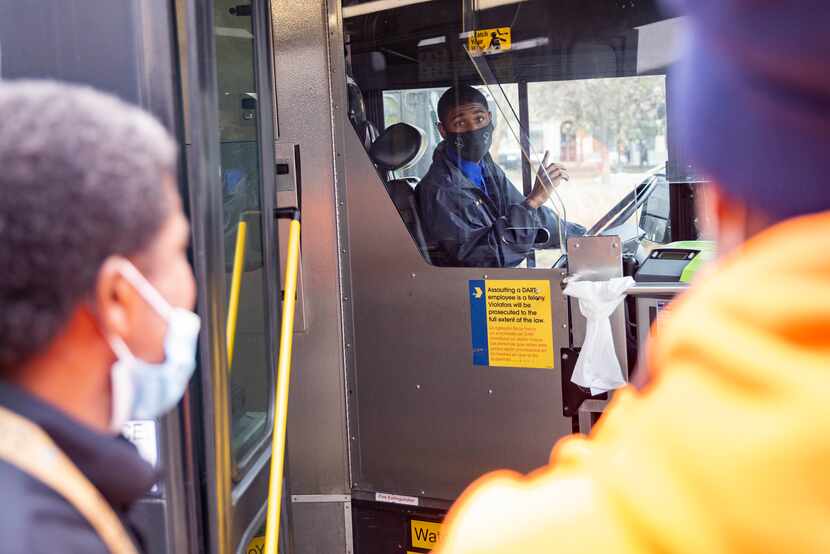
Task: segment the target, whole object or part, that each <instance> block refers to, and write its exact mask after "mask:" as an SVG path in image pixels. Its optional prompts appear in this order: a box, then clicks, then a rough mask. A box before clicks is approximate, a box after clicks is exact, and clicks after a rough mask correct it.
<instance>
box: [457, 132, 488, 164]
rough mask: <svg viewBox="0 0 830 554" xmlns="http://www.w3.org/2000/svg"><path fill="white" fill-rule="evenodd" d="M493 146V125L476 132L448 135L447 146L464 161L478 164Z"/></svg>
mask: <svg viewBox="0 0 830 554" xmlns="http://www.w3.org/2000/svg"><path fill="white" fill-rule="evenodd" d="M491 144H493V123H492V122H490V123H488V124H487V126H486V127H482V128H481V129H476V130H475V131H466V132H464V133H449V132H448V133H447V145H448V147H449V148H452V149H454V150H455V151H456V152H458V155H459V156H460V157H461V159H463V160H467V161H468V162H475V163H478V162H480V161H481V160H482V158H484V156H486V155H487V152H489V151H490V145H491Z"/></svg>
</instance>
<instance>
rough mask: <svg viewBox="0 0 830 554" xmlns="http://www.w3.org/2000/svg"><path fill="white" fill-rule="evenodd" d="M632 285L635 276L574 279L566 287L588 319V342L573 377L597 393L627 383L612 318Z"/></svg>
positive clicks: (582, 385) (586, 334)
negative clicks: (617, 350)
mask: <svg viewBox="0 0 830 554" xmlns="http://www.w3.org/2000/svg"><path fill="white" fill-rule="evenodd" d="M632 285H634V279H632V278H631V277H618V278H615V279H611V280H609V281H574V282H571V283H568V285H567V286H566V287H565V294H567V295H568V296H573V297H574V298H577V299H578V300H579V311H580V312H582V315H583V316H585V319H586V320H587V327H586V330H585V342H584V343H583V345H582V350H581V351H580V352H579V358H578V359H577V360H576V367H575V368H574V372H573V375H572V376H571V381H572V382H573V383H575V384H577V385H579V386H580V387H585V388H590V389H591V394H593V395H597V394H602V393H604V392H608V391H610V390H614V389H618V388H620V387H622V386H623V385H625V379H624V378H623V373H622V367H620V362H619V360H618V359H617V353H616V351H615V350H614V336H613V335H612V333H611V319H610V318H611V314H612V313H614V310H616V309H617V306H619V305H620V302H622V301H623V298H625V292H626V291H627V290H628V289H629V288H631V286H632Z"/></svg>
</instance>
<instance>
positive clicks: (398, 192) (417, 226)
mask: <svg viewBox="0 0 830 554" xmlns="http://www.w3.org/2000/svg"><path fill="white" fill-rule="evenodd" d="M426 148H427V141H426V136H425V135H424V132H423V131H422V130H421V129H418V128H417V127H414V126H412V125H409V124H407V123H396V124H394V125H391V126H389V127H387V128H386V129H384V130H383V132H382V133H380V135H379V136H378V138H377V139H375V141H374V142H373V143H372V146H371V147H370V148H369V157H370V158H371V159H372V162H373V163H374V164H375V167H377V168H378V170H379V171H380V172H381V175H382V177H383V180H384V183H385V184H386V191H387V192H388V193H389V197H390V198H391V199H392V203H393V204H395V208H397V210H398V213H399V214H400V216H401V219H403V222H404V224H405V225H406V228H407V230H409V234H410V235H412V239H413V240H414V241H415V244H417V245H418V248H419V249H420V251H421V253H422V254H423V256H424V258H426V260H427V261H428V262H430V261H431V260H430V255H429V249H428V248H427V243H426V240H425V238H424V231H423V227H422V226H421V220H420V217H419V215H418V199H417V197H416V196H415V186H416V185H417V184H418V179H416V178H415V177H403V178H396V177H395V176H394V172H395V171H401V170H404V169H407V168H410V167H412V166H413V165H415V164H416V163H418V160H420V159H421V157H422V156H423V155H424V152H425V151H426Z"/></svg>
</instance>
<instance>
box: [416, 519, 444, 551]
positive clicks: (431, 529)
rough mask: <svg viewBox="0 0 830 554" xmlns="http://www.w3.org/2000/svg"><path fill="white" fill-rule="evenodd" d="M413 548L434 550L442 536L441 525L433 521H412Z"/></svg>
mask: <svg viewBox="0 0 830 554" xmlns="http://www.w3.org/2000/svg"><path fill="white" fill-rule="evenodd" d="M409 525H410V528H411V530H412V547H413V548H427V549H431V548H434V547H435V545H436V543H437V542H438V538H439V537H440V536H441V524H440V523H435V522H433V521H419V520H417V519H413V520H410V522H409Z"/></svg>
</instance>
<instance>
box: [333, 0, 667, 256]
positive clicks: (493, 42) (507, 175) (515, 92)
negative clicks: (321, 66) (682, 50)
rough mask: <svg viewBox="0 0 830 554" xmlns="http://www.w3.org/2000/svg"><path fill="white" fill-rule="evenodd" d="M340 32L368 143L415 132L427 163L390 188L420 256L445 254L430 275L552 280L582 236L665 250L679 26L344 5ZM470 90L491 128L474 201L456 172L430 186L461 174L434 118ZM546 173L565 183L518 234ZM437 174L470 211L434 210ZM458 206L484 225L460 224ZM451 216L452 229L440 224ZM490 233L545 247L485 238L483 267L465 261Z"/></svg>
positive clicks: (525, 7) (547, 12)
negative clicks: (447, 98) (670, 104)
mask: <svg viewBox="0 0 830 554" xmlns="http://www.w3.org/2000/svg"><path fill="white" fill-rule="evenodd" d="M376 9H377V11H375V10H376ZM343 17H344V24H345V27H346V29H347V30H348V32H347V37H346V51H347V71H348V72H349V74H350V77H352V78H353V79H354V81H355V83H356V85H357V86H358V87H359V88H360V90H361V95H362V97H363V98H364V99H366V106H367V109H366V117H367V119H368V120H370V122H371V123H373V124H375V125H376V126H377V129H378V132H379V133H383V131H384V130H385V129H388V128H390V127H391V126H393V125H396V124H406V125H410V126H413V127H416V128H417V129H419V130H420V131H422V132H423V140H424V141H425V142H426V147H425V152H426V154H425V155H424V156H423V157H421V158H420V159H418V160H417V161H415V162H414V163H412V164H410V165H408V166H407V167H403V168H400V169H399V170H395V171H393V172H392V173H393V175H392V177H394V178H405V179H407V180H408V182H409V183H410V184H411V185H412V186H413V189H414V191H415V196H416V198H417V200H418V201H419V202H420V204H418V205H419V210H420V212H421V213H420V214H419V215H420V217H421V224H422V227H424V229H423V235H424V236H425V237H426V238H425V240H426V242H430V239H435V241H434V242H436V243H438V244H437V246H436V245H432V246H431V247H435V248H444V249H445V250H447V249H448V250H450V252H449V254H450V255H449V261H448V262H446V263H444V264H442V265H500V266H502V267H505V266H515V267H551V266H552V265H553V264H555V263H557V261H558V260H559V259H560V256H561V254H562V253H563V251H564V248H563V247H564V245H565V243H566V240H567V237H568V236H573V235H575V234H584V233H588V232H591V233H601V234H617V235H620V237H621V238H622V240H623V241H624V243H626V244H627V245H628V247H629V250H630V251H631V252H634V251H636V250H637V249H639V248H641V247H642V245H643V242H644V240H647V241H648V242H649V243H661V242H668V240H669V236H670V235H669V230H670V224H669V221H668V220H669V213H668V209H669V206H668V194H669V193H668V181H667V174H668V173H667V166H668V165H669V162H670V158H671V156H670V145H669V141H668V136H669V122H668V114H667V109H666V105H667V80H668V77H667V74H668V70H669V67H670V66H671V64H672V63H673V60H674V57H675V47H674V45H675V42H676V40H677V36H678V35H679V33H680V30H681V27H682V21H680V20H677V19H669V18H667V17H665V16H663V15H662V14H661V13H660V12H659V10H658V9H657V5H656V2H654V1H646V2H636V3H630V5H629V3H622V4H619V5H618V4H617V3H607V2H564V3H556V4H553V3H550V2H546V1H544V0H526V1H510V2H507V1H493V0H491V1H483V0H479V1H472V0H456V1H454V2H453V1H449V0H447V1H443V0H432V1H422V2H418V3H414V2H407V1H402V2H397V3H395V2H392V3H389V2H387V3H383V6H381V3H376V2H346V3H345V7H344V9H343ZM467 85H468V86H471V87H473V88H475V89H476V90H478V91H479V92H481V94H482V97H483V98H484V99H485V100H483V101H484V102H485V103H486V110H487V111H488V112H489V113H490V114H491V116H490V117H491V121H490V123H491V124H492V133H491V136H490V137H489V140H490V146H489V158H485V159H483V160H482V161H481V162H478V160H474V161H475V162H478V163H481V164H484V165H485V167H484V173H485V178H483V179H482V182H483V184H481V185H478V184H477V179H478V173H477V170H469V168H468V166H466V165H464V164H460V165H459V164H456V165H457V168H459V169H462V171H461V172H460V173H457V172H454V171H449V173H448V175H449V177H448V176H447V174H445V173H447V172H438V171H436V170H432V171H431V168H434V167H436V168H437V166H436V164H439V165H440V164H444V163H453V161H454V160H456V159H457V158H458V156H455V154H454V150H453V149H452V148H449V149H448V148H447V147H446V144H447V143H448V141H447V140H446V139H447V136H448V135H447V134H446V128H445V126H444V125H443V123H444V122H442V121H441V117H442V115H443V114H441V113H439V108H438V106H439V103H440V102H441V98H442V95H444V94H445V92H447V91H448V90H449V89H450V88H451V87H453V91H456V90H457V87H461V86H467ZM453 93H455V92H452V91H451V93H450V94H453ZM456 94H457V93H456ZM468 96H469V95H468ZM482 124H484V123H482ZM449 136H452V137H455V136H456V135H449ZM367 147H368V145H367ZM447 150H449V156H448V159H449V162H446V160H445V156H444V153H446V151H447ZM546 157H547V159H548V161H549V162H556V163H557V164H559V165H561V166H563V167H564V168H565V170H566V171H567V174H568V179H567V180H562V181H560V182H557V183H555V184H556V185H557V186H556V187H555V190H553V191H552V192H551V193H549V195H548V196H549V198H545V200H546V201H545V202H544V203H543V204H542V207H540V208H539V213H540V216H539V217H538V218H535V219H533V218H524V219H523V218H522V217H520V216H517V215H516V212H515V210H514V208H511V206H514V205H516V204H521V202H522V200H525V199H532V197H533V195H534V190H535V189H534V186H535V184H536V180H537V176H538V175H539V168H540V165H541V162H542V160H543V159H545V158H546ZM464 161H465V162H466V161H467V160H466V159H465V160H464ZM441 167H443V166H441ZM470 171H471V172H472V173H470ZM488 171H489V172H490V173H493V174H497V176H498V178H496V179H494V181H495V182H491V181H490V180H488V178H487V177H486V174H487V173H488ZM436 174H438V178H440V179H443V180H444V181H448V180H449V181H452V180H454V181H452V183H453V184H454V185H458V186H459V187H461V188H463V186H464V185H469V184H470V182H472V183H473V184H474V185H477V186H479V188H480V189H481V191H482V192H481V193H478V192H476V191H475V190H472V188H471V187H468V188H470V189H471V191H472V192H471V194H470V195H469V198H467V197H465V198H464V199H457V198H455V197H453V200H452V201H451V202H446V203H444V204H441V203H440V198H442V195H445V194H449V193H448V192H447V190H446V187H444V185H445V184H446V183H444V182H443V181H442V184H441V186H440V187H436V186H435V184H434V183H435V180H436ZM462 174H463V176H464V177H467V178H468V179H466V180H465V179H464V177H460V176H459V175H462ZM471 175H472V179H471V180H470V177H471ZM502 175H503V177H504V178H501V176H502ZM387 178H388V176H387ZM456 181H457V183H456ZM488 187H489V188H488ZM499 187H507V188H506V189H504V190H503V189H501V188H499ZM419 188H420V190H419ZM493 189H497V190H495V191H494V190H493ZM455 190H460V189H455ZM643 193H645V194H646V195H647V197H643ZM436 197H437V198H439V200H438V201H436V202H433V199H434V198H436ZM652 197H653V198H652ZM467 199H469V200H470V202H471V204H472V205H473V206H475V205H476V201H477V200H481V203H482V204H483V205H484V206H485V208H482V209H481V210H483V211H489V213H484V214H479V213H478V212H475V213H472V212H471V209H469V205H470V202H466V201H465V200H467ZM490 199H493V200H494V201H493V202H492V203H490V202H488V200H490ZM533 205H534V204H533V202H531V207H533ZM511 210H513V211H511ZM444 211H445V212H448V213H447V214H444V213H443V212H444ZM436 213H437V215H436ZM459 214H463V216H461V217H462V219H463V222H462V223H459V224H458V226H457V227H460V228H457V227H453V226H452V225H450V224H445V221H451V222H452V221H455V220H457V219H458V218H459ZM499 218H503V219H505V220H506V221H507V223H506V224H504V225H506V226H507V228H508V229H513V228H514V226H517V225H528V224H531V225H538V226H539V227H540V228H541V229H542V230H544V231H545V232H544V233H540V234H539V236H537V237H535V239H534V237H530V235H527V234H525V235H526V236H522V235H521V232H516V233H515V234H514V235H509V233H508V235H509V236H507V237H506V238H505V237H504V236H503V235H498V234H497V235H496V239H495V240H491V241H490V242H491V246H492V250H493V251H494V252H490V253H489V254H487V255H481V256H477V255H474V256H472V258H465V257H464V256H463V254H464V253H466V252H467V251H476V249H480V246H481V244H478V243H477V244H473V245H470V244H467V243H466V242H465V241H467V240H468V237H470V236H472V237H473V238H472V239H470V240H479V239H480V237H479V234H477V233H479V230H480V228H481V227H482V226H484V227H486V226H487V225H488V224H491V223H492V224H493V226H494V227H495V226H496V225H495V223H494V222H495V221H497V220H498V219H499ZM528 222H532V223H528ZM464 226H466V227H464ZM531 234H532V233H531ZM459 237H461V238H459ZM527 237H530V238H527ZM540 237H541V238H540ZM502 238H503V239H504V240H501V241H500V240H499V239H502ZM545 238H547V239H548V240H544V239H545ZM522 241H525V242H522ZM458 243H463V244H461V245H460V246H459V244H458Z"/></svg>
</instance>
